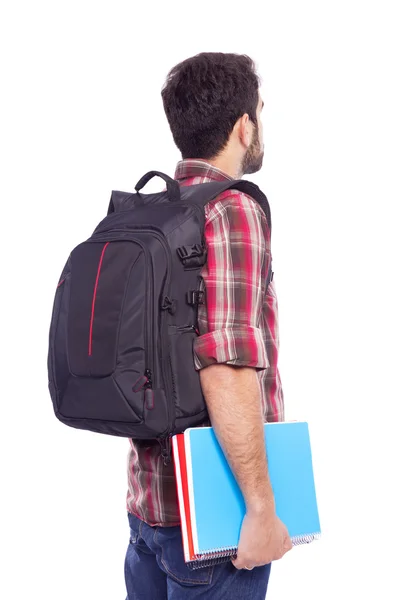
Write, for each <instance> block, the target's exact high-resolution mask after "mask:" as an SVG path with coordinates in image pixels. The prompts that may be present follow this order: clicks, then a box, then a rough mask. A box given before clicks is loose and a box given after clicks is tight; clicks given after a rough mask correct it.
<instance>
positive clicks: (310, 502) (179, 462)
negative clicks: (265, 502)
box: [172, 422, 320, 568]
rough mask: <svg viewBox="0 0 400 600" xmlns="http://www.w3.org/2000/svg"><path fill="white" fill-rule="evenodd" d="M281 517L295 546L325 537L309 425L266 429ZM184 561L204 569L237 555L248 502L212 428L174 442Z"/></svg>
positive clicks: (268, 425) (194, 431)
mask: <svg viewBox="0 0 400 600" xmlns="http://www.w3.org/2000/svg"><path fill="white" fill-rule="evenodd" d="M264 435H265V443H266V453H267V457H268V468H269V474H270V479H271V484H272V488H273V491H274V497H275V505H276V513H277V515H278V517H279V518H280V519H281V520H282V521H283V523H284V524H285V525H286V527H287V528H288V531H289V535H290V537H291V539H292V543H293V545H294V546H295V545H298V544H304V543H309V542H311V541H313V540H315V539H317V538H318V537H319V536H320V523H319V515H318V507H317V499H316V492H315V484H314V474H313V466H312V456H311V446H310V437H309V430H308V424H307V423H306V422H282V423H266V424H265V425H264ZM172 444H173V446H172V447H173V456H174V465H175V473H176V480H177V491H178V501H179V510H180V516H181V524H182V538H183V550H184V557H185V562H186V563H188V566H189V567H191V568H200V567H202V566H205V565H210V564H215V563H218V562H223V561H225V560H230V559H231V558H232V557H234V556H235V555H236V551H237V547H238V543H239V536H240V529H241V524H242V521H243V518H244V515H245V503H244V499H243V496H242V493H241V491H240V488H239V486H238V484H237V483H236V480H235V478H234V476H233V473H232V471H231V469H230V467H229V465H228V463H227V461H226V458H225V456H224V454H223V451H222V449H221V447H220V445H219V443H218V441H217V438H216V436H215V434H214V431H213V429H212V427H198V428H190V429H187V430H186V431H185V433H182V434H178V435H176V436H174V437H173V438H172Z"/></svg>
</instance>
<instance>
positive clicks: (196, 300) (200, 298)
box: [186, 290, 204, 306]
mask: <svg viewBox="0 0 400 600" xmlns="http://www.w3.org/2000/svg"><path fill="white" fill-rule="evenodd" d="M186 301H187V303H188V304H189V305H190V306H197V305H198V304H204V292H203V291H199V290H191V291H190V292H187V294H186Z"/></svg>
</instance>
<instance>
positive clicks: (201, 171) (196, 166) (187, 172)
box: [175, 158, 233, 181]
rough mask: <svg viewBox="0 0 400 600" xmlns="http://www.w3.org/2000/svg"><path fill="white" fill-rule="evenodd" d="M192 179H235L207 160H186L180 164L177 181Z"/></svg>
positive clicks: (177, 170) (176, 176) (176, 172)
mask: <svg viewBox="0 0 400 600" xmlns="http://www.w3.org/2000/svg"><path fill="white" fill-rule="evenodd" d="M191 177H206V178H207V179H211V180H213V181H233V177H230V175H227V174H226V173H224V172H223V171H221V169H218V168H217V167H214V166H213V165H210V163H208V162H207V161H206V160H202V159H198V158H186V159H184V160H181V161H180V162H178V165H177V167H176V171H175V179H178V180H182V179H189V178H191Z"/></svg>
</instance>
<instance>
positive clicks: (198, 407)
mask: <svg viewBox="0 0 400 600" xmlns="http://www.w3.org/2000/svg"><path fill="white" fill-rule="evenodd" d="M154 176H159V177H161V178H162V179H163V180H164V181H165V182H166V190H165V191H163V192H160V193H157V194H146V195H144V194H142V193H140V190H141V189H142V188H143V187H144V186H145V185H146V183H147V182H148V181H149V180H150V179H151V178H153V177H154ZM228 189H234V190H238V191H241V192H244V193H246V194H248V195H250V196H251V197H252V198H253V199H254V200H256V201H257V202H258V203H259V204H260V206H261V207H262V208H263V210H264V212H265V214H266V217H267V221H268V225H269V227H270V228H271V216H270V209H269V205H268V201H267V198H266V196H265V195H264V194H263V193H262V192H261V191H260V190H259V188H258V187H257V186H256V185H255V184H254V183H251V182H248V181H243V180H236V181H235V180H233V181H224V182H210V183H202V184H198V185H191V186H182V187H181V186H180V185H179V183H178V182H177V181H176V180H174V179H172V178H170V177H168V176H167V175H165V174H163V173H160V172H158V171H151V172H150V173H147V174H146V175H145V176H144V177H142V179H141V180H140V181H139V183H138V184H137V185H136V188H135V190H136V193H125V192H118V191H113V192H112V195H111V200H110V205H109V209H108V214H107V216H106V217H105V219H103V220H102V221H101V223H100V224H99V225H98V226H97V227H96V229H95V231H94V233H93V234H92V236H91V237H90V238H89V239H88V240H86V241H84V242H83V243H81V244H80V245H78V246H77V247H76V248H75V249H74V250H73V251H72V252H71V254H70V256H69V258H68V260H67V263H66V265H65V267H64V269H63V271H62V274H61V277H60V280H59V283H58V286H57V290H56V294H55V300H54V306H53V313H52V318H51V325H50V335H49V353H48V374H49V377H48V378H49V391H50V395H51V398H52V402H53V408H54V412H55V415H56V417H57V418H58V419H59V420H60V421H61V422H62V423H65V424H66V425H69V426H72V427H76V428H78V429H87V430H89V431H94V432H98V433H105V434H109V435H116V436H123V437H128V438H132V439H158V441H159V442H160V446H161V450H162V454H163V457H164V460H165V461H166V462H168V461H169V457H170V438H171V436H172V435H174V434H176V433H179V432H182V431H184V430H185V429H186V428H187V427H194V426H199V425H201V424H203V423H204V422H205V421H206V420H207V418H208V414H207V409H206V404H205V400H204V397H203V394H202V391H201V386H200V377H199V373H198V372H197V371H196V370H195V367H194V359H193V342H194V340H195V338H196V336H197V335H198V330H197V309H198V305H199V304H201V303H203V302H204V300H205V298H204V293H203V292H201V290H200V282H201V277H200V276H199V274H200V271H201V268H202V267H203V265H204V264H205V262H206V247H205V243H204V239H203V235H204V224H205V211H204V207H205V205H206V204H207V203H208V202H210V201H211V200H213V199H215V198H216V197H217V196H218V195H220V194H221V193H222V192H224V191H226V190H228ZM272 277H273V273H272V270H271V267H270V269H269V274H268V282H267V284H268V283H269V281H270V280H271V279H272Z"/></svg>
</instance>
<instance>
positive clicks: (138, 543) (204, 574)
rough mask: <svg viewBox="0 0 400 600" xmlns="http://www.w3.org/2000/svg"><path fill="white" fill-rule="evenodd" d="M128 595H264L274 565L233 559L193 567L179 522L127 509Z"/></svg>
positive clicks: (218, 599) (231, 599)
mask: <svg viewBox="0 0 400 600" xmlns="http://www.w3.org/2000/svg"><path fill="white" fill-rule="evenodd" d="M128 519H129V526H130V540H129V545H128V550H127V553H126V559H125V581H126V589H127V592H128V596H127V598H126V600H182V599H185V600H195V599H196V600H197V599H203V598H206V599H207V600H246V599H247V598H249V600H250V599H251V600H265V596H266V593H267V587H268V580H269V575H270V570H271V565H270V564H269V565H265V566H264V567H256V568H255V569H253V570H252V571H247V570H245V569H243V570H237V569H235V567H234V566H233V564H232V563H231V562H230V561H229V562H227V563H223V564H219V565H215V566H213V567H203V568H201V569H197V570H191V569H189V568H188V567H187V566H186V564H185V562H184V558H183V546H182V534H181V528H180V527H150V526H149V525H147V524H146V523H145V522H144V521H141V520H140V519H138V518H137V517H135V516H134V515H132V514H131V513H128Z"/></svg>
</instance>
